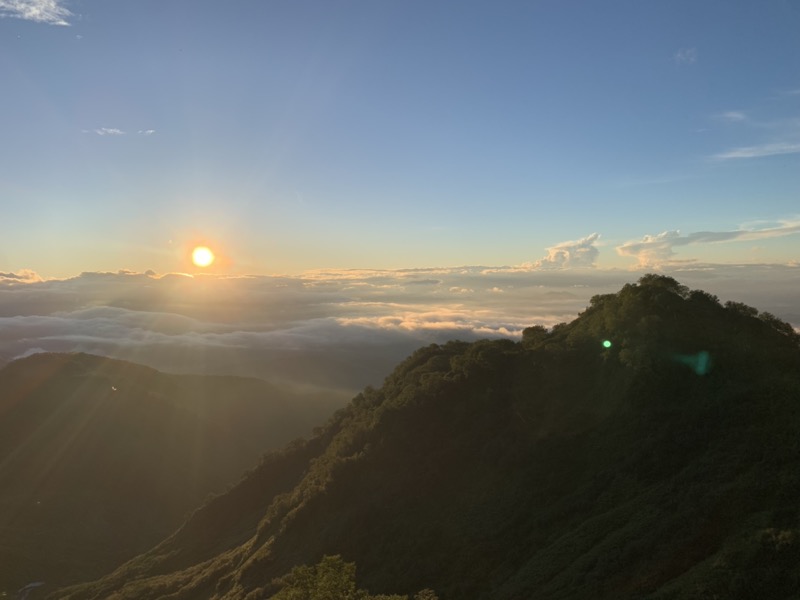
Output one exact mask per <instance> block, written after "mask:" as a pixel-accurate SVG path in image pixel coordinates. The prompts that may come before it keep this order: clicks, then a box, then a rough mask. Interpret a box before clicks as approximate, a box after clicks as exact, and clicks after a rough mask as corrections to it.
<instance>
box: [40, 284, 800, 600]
mask: <svg viewBox="0 0 800 600" xmlns="http://www.w3.org/2000/svg"><path fill="white" fill-rule="evenodd" d="M799 366H800V345H799V343H798V335H797V334H796V333H795V332H794V330H793V329H792V328H791V327H790V326H789V325H787V324H786V323H783V322H782V321H780V320H779V319H777V318H775V317H774V316H772V315H769V314H760V313H759V312H758V311H757V310H756V309H753V308H751V307H747V306H745V305H742V304H738V303H727V304H726V305H724V306H723V305H721V304H720V303H719V302H718V301H717V299H716V298H715V297H713V296H711V295H709V294H706V293H704V292H701V291H690V290H688V289H687V288H685V287H684V286H681V285H680V284H679V283H677V282H676V281H675V280H673V279H671V278H669V277H664V276H658V275H648V276H645V277H643V278H642V279H641V280H640V281H639V282H638V283H637V284H631V285H626V286H625V287H624V288H623V289H622V290H620V292H618V293H617V294H609V295H603V296H596V297H594V298H593V299H592V302H591V305H590V306H589V307H588V308H587V309H586V310H585V311H584V312H583V313H582V314H581V315H580V316H579V317H578V318H577V319H576V320H575V321H573V322H571V323H569V324H562V325H559V326H556V327H554V328H553V329H552V330H550V331H548V330H545V329H544V328H541V327H532V328H530V329H528V330H526V331H525V334H524V336H523V339H522V341H521V342H519V343H514V342H511V341H502V340H501V341H481V342H475V343H471V344H467V343H461V342H451V343H448V344H445V345H441V346H438V345H433V346H429V347H426V348H422V349H420V350H418V351H417V352H415V353H414V354H413V355H411V356H410V357H409V358H408V359H406V360H405V361H404V362H403V363H401V364H400V365H399V366H398V367H397V368H396V369H395V371H394V372H393V373H392V374H391V375H390V376H389V377H388V378H387V379H386V381H385V382H384V384H383V386H382V387H381V388H379V389H372V388H368V389H366V390H364V392H363V393H361V394H359V395H358V396H356V397H355V398H354V399H353V401H352V402H351V403H350V405H349V406H347V407H346V408H345V409H342V410H340V411H339V412H337V413H336V414H335V415H334V417H333V418H332V419H331V420H330V421H329V422H328V424H327V425H325V426H324V427H322V428H320V429H319V430H317V431H316V433H315V436H314V437H312V438H311V439H309V440H307V441H300V442H296V443H293V444H292V445H290V446H288V447H287V448H285V449H284V450H282V451H280V452H275V453H272V454H270V455H268V456H266V457H265V458H264V460H263V461H262V462H261V464H260V465H259V466H257V467H256V468H255V469H254V470H253V471H251V472H250V473H249V474H248V475H247V476H245V477H244V478H243V479H242V480H241V481H240V483H239V484H238V485H237V486H235V487H234V488H232V489H231V490H230V491H229V492H228V493H226V494H224V495H221V496H218V497H216V498H214V499H212V500H210V501H209V502H208V503H206V504H205V505H204V506H203V507H201V508H200V509H198V510H197V511H196V512H195V513H194V514H193V515H192V516H191V517H190V518H189V519H188V520H187V522H186V523H185V524H184V526H183V527H182V528H181V529H179V530H178V531H177V532H176V533H175V534H173V535H172V536H171V537H170V538H168V539H167V540H165V541H164V542H162V543H161V544H160V545H159V546H157V547H156V548H154V549H153V550H151V551H149V552H148V553H146V554H144V555H142V556H140V557H137V558H136V559H134V560H132V561H130V562H129V563H127V564H126V565H123V566H122V567H121V568H120V569H118V570H117V571H115V572H113V573H111V574H110V575H108V576H107V577H105V578H103V579H101V580H98V581H97V582H94V583H90V584H85V585H82V586H77V587H74V588H70V589H67V590H63V591H60V592H57V593H55V594H53V596H52V597H53V598H70V599H72V600H79V599H89V598H98V599H99V598H116V599H122V598H131V599H133V598H137V599H148V598H153V599H155V598H165V597H169V598H175V599H186V600H189V599H198V600H199V599H206V598H225V599H231V600H232V599H245V598H246V599H248V600H256V599H259V598H270V597H272V596H274V595H276V594H284V592H281V590H282V589H284V590H285V579H284V580H281V579H279V578H280V577H281V576H282V575H284V574H286V573H288V572H289V571H290V570H291V569H292V568H294V567H296V566H297V565H303V564H306V565H311V564H315V563H317V562H318V561H319V560H320V558H321V557H322V556H323V555H332V554H337V555H341V556H342V557H344V558H345V559H346V560H348V561H355V563H356V564H357V565H358V584H359V586H360V587H363V588H368V589H369V590H371V591H373V592H379V593H390V592H392V593H398V592H399V593H403V594H409V593H413V592H414V591H415V590H419V589H422V588H433V589H434V590H436V592H437V594H438V595H439V597H440V598H442V599H443V600H450V599H462V598H470V599H484V598H485V599H490V598H491V599H508V600H512V599H519V598H545V599H567V598H569V599H576V598H577V599H580V598H587V599H588V598H652V599H662V600H668V599H669V600H678V599H690V598H691V599H701V598H703V599H706V598H707V599H711V598H741V599H745V598H747V599H749V598H774V599H780V598H786V599H788V598H795V597H796V593H797V589H800V568H799V567H798V565H800V522H799V520H798V519H799V515H798V504H797V498H798V497H800V441H799V440H800V437H799V436H798V435H797V426H798V424H800V374H799V373H800V369H799V368H798V367H799ZM280 597H290V596H286V595H285V594H284V595H283V596H280ZM297 597H302V596H297Z"/></svg>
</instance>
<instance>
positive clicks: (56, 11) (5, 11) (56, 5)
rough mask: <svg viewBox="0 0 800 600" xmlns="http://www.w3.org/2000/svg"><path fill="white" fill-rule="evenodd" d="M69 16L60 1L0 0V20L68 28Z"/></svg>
mask: <svg viewBox="0 0 800 600" xmlns="http://www.w3.org/2000/svg"><path fill="white" fill-rule="evenodd" d="M71 16H73V15H72V13H71V12H70V11H69V10H68V9H67V8H66V7H65V6H64V2H63V1H62V0H0V18H3V17H11V18H14V19H24V20H26V21H34V22H37V23H47V24H48V25H63V26H68V25H69V22H68V21H67V19H68V18H69V17H71Z"/></svg>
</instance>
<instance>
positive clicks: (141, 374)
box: [0, 354, 324, 591]
mask: <svg viewBox="0 0 800 600" xmlns="http://www.w3.org/2000/svg"><path fill="white" fill-rule="evenodd" d="M303 400H304V399H303V398H302V397H299V396H298V395H297V394H293V393H290V392H288V391H286V390H281V389H278V388H275V387H273V386H270V385H268V384H267V383H266V382H263V381H260V380H255V379H246V378H236V377H203V376H181V375H167V374H164V373H160V372H158V371H155V370H153V369H150V368H147V367H142V366H140V365H135V364H132V363H127V362H122V361H116V360H110V359H106V358H101V357H98V356H91V355H86V354H37V355H34V356H31V357H28V358H26V359H22V360H19V361H16V362H14V363H11V364H9V365H7V366H6V367H5V368H4V369H2V370H0V591H2V590H3V589H6V590H14V589H18V588H19V587H21V586H22V585H24V584H26V583H28V582H31V581H42V580H43V581H45V582H47V583H48V584H49V585H58V584H61V585H64V584H67V583H71V582H76V581H81V580H86V579H88V578H91V577H97V576H99V575H101V574H102V573H104V572H107V571H108V570H110V569H112V568H113V567H115V566H117V565H118V564H120V563H122V562H123V561H124V560H126V559H128V558H130V557H131V556H134V555H136V554H137V553H139V552H142V551H144V550H146V549H147V548H149V547H151V546H152V545H153V544H155V543H156V542H158V541H159V540H160V539H163V537H164V536H165V535H167V534H168V533H169V532H170V531H172V530H174V529H175V528H176V527H177V526H178V525H179V524H180V523H181V522H182V521H183V520H184V518H185V516H186V515H187V513H188V512H189V511H190V510H191V509H192V508H194V507H195V506H197V505H198V504H199V503H201V502H202V500H203V499H204V498H205V497H206V496H207V495H208V494H210V493H212V492H215V493H218V492H221V491H223V490H224V488H225V486H226V485H228V484H231V483H233V482H235V481H236V479H237V478H238V477H239V476H240V475H241V473H242V472H243V471H244V470H245V469H246V468H247V467H249V466H251V465H252V464H253V463H254V462H256V461H257V460H258V457H259V456H261V455H262V454H263V452H265V451H266V450H268V449H270V448H275V447H278V446H281V445H283V444H285V443H287V442H288V441H289V440H291V439H292V438H293V437H296V436H299V435H303V434H306V433H307V432H308V431H310V428H311V425H312V423H313V421H314V420H315V419H318V418H319V417H318V415H319V414H320V413H319V412H317V414H316V415H315V414H313V412H312V410H311V408H310V407H309V406H307V405H305V404H304V403H303ZM323 414H324V413H323ZM51 589H52V588H51Z"/></svg>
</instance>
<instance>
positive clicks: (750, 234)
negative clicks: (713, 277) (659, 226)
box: [617, 221, 800, 268]
mask: <svg viewBox="0 0 800 600" xmlns="http://www.w3.org/2000/svg"><path fill="white" fill-rule="evenodd" d="M796 233H800V223H798V222H794V221H784V222H782V223H781V224H780V225H779V226H777V227H767V228H762V229H738V230H735V231H699V232H696V233H690V234H688V235H681V233H680V231H677V230H675V231H664V232H662V233H659V234H657V235H645V236H644V237H643V238H642V239H641V240H634V241H628V242H625V243H624V244H622V245H621V246H617V253H618V254H619V255H620V256H629V257H632V258H636V259H637V261H638V264H639V266H640V267H653V268H659V267H661V266H663V265H664V264H666V263H669V262H674V261H673V257H674V256H675V251H674V250H673V248H675V247H676V246H688V245H691V244H713V243H719V242H731V241H748V240H763V239H767V238H775V237H783V236H787V235H792V234H796Z"/></svg>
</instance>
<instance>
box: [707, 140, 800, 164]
mask: <svg viewBox="0 0 800 600" xmlns="http://www.w3.org/2000/svg"><path fill="white" fill-rule="evenodd" d="M797 153H800V143H797V142H772V143H766V144H760V145H755V146H741V147H739V148H732V149H731V150H727V151H725V152H720V153H719V154H714V155H713V156H712V157H711V158H713V159H716V160H732V159H741V158H762V157H765V156H779V155H782V154H797Z"/></svg>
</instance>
